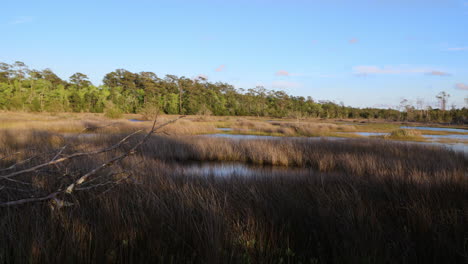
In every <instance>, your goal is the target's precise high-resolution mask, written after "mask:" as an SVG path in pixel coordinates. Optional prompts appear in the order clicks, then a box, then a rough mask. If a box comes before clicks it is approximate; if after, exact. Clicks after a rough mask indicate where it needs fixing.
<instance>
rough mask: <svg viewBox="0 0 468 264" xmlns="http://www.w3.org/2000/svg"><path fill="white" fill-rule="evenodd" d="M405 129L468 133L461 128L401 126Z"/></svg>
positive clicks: (467, 130)
mask: <svg viewBox="0 0 468 264" xmlns="http://www.w3.org/2000/svg"><path fill="white" fill-rule="evenodd" d="M400 128H403V129H417V130H429V131H445V132H460V133H468V129H461V128H446V127H412V126H401V127H400Z"/></svg>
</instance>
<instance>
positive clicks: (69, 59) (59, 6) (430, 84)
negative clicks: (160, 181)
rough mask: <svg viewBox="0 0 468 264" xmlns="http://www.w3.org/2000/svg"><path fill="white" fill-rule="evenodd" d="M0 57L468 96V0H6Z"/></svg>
mask: <svg viewBox="0 0 468 264" xmlns="http://www.w3.org/2000/svg"><path fill="white" fill-rule="evenodd" d="M1 2H2V3H1V5H0V6H1V10H2V11H1V13H0V32H2V33H1V34H0V61H1V62H6V63H13V62H14V61H22V62H24V63H26V64H27V65H28V66H29V67H30V68H34V69H45V68H50V69H52V70H53V71H54V72H55V73H56V74H57V75H58V76H60V77H61V78H63V79H68V77H69V76H71V75H72V74H73V73H75V72H81V73H84V74H86V75H88V76H89V78H90V80H91V81H92V82H93V83H94V84H95V85H100V84H101V83H102V78H103V77H104V75H105V74H106V73H109V72H111V71H114V70H115V69H120V68H123V69H126V70H129V71H132V72H140V71H151V72H154V73H156V74H157V75H158V76H159V77H164V76H165V75H166V74H174V75H178V76H185V77H189V78H195V77H197V76H200V75H202V76H205V77H207V78H208V80H209V81H211V82H217V81H221V82H227V83H230V84H232V85H234V86H235V87H236V88H244V89H249V88H254V87H256V86H258V85H261V86H264V87H265V88H267V89H274V90H284V91H286V92H287V93H289V94H292V95H295V96H311V97H312V98H313V99H314V100H317V101H318V100H330V101H334V102H337V103H340V102H343V103H344V104H345V105H351V106H357V107H381V108H387V107H396V106H398V105H399V103H400V101H402V99H403V98H405V99H408V100H409V101H410V102H412V103H414V104H415V102H416V100H417V99H423V100H424V102H425V104H426V105H431V106H433V107H436V106H437V100H436V98H435V96H436V95H437V94H438V93H439V92H441V91H446V92H447V93H449V94H450V95H451V96H450V98H449V105H452V104H454V105H455V106H457V107H463V106H466V104H465V101H464V98H467V97H468V0H373V1H371V0H352V1H346V0H327V1H325V0H323V1H322V0H315V1H314V0H309V1H304V0H303V1H301V0H288V1H285V0H282V1H279V0H278V1H275V0H270V1H267V0H248V1H246V0H236V1H228V0H225V1H215V0H211V1H210V0H201V1H195V0H192V1H181V0H173V1H148V0H146V1H144V0H132V1H119V0H114V1H105V0H93V1H90V0H82V1H47V0H41V1H37V0H31V1H22V0H14V1H11V0H2V1H1Z"/></svg>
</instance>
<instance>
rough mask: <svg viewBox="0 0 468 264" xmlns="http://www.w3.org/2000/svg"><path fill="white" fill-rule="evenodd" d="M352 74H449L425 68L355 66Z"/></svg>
mask: <svg viewBox="0 0 468 264" xmlns="http://www.w3.org/2000/svg"><path fill="white" fill-rule="evenodd" d="M353 72H354V74H355V75H358V76H367V75H377V74H415V73H420V74H426V75H432V76H449V75H450V74H449V73H447V72H443V71H437V70H432V69H427V68H415V67H405V66H397V67H395V66H385V67H379V66H366V65H361V66H355V67H353Z"/></svg>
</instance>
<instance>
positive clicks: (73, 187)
mask: <svg viewBox="0 0 468 264" xmlns="http://www.w3.org/2000/svg"><path fill="white" fill-rule="evenodd" d="M184 117H185V116H180V117H178V118H176V119H173V120H170V121H168V122H165V123H163V124H161V125H159V126H156V122H157V116H156V118H155V121H154V122H153V126H152V127H151V130H150V131H149V132H148V133H147V134H146V135H145V137H143V138H142V139H141V140H140V141H139V142H137V143H136V144H135V145H134V146H133V147H132V148H130V149H129V150H128V151H126V152H125V153H123V154H121V155H119V156H117V157H114V158H111V159H109V160H108V161H106V162H105V163H103V164H101V165H99V166H97V167H96V168H94V169H92V170H91V171H89V172H88V173H86V174H84V175H83V176H81V177H80V178H78V179H77V180H76V181H74V182H73V183H71V184H70V185H68V186H67V187H66V188H65V189H58V190H57V191H55V192H53V193H50V194H48V195H46V196H43V197H32V198H26V199H21V200H15V201H8V202H3V203H0V206H2V207H3V206H14V205H21V204H26V203H31V202H41V201H46V200H50V199H53V200H56V201H60V202H62V200H59V199H57V196H58V195H60V194H62V193H69V194H70V193H72V192H73V191H74V190H87V189H92V188H96V187H98V186H103V185H110V184H112V182H105V183H100V184H95V185H91V186H87V187H81V188H78V187H77V186H79V185H81V184H83V183H85V182H86V181H87V180H88V179H89V178H90V177H91V176H93V175H95V174H96V173H97V172H99V171H101V170H102V169H104V168H106V167H108V166H111V165H112V164H114V163H116V162H119V161H121V160H123V159H124V158H126V157H128V156H129V155H132V154H134V153H135V152H136V150H137V149H138V148H139V147H140V146H141V145H142V144H144V143H145V142H146V141H147V140H148V138H149V137H150V136H151V135H152V134H153V133H155V132H156V131H157V130H158V129H160V128H162V127H164V126H167V125H169V124H171V123H174V122H176V121H177V120H179V119H181V118H184ZM139 132H141V130H139V131H136V132H134V133H132V134H130V135H128V136H126V137H125V138H123V139H122V140H120V141H119V142H117V143H116V144H114V145H113V146H111V147H108V148H105V149H101V150H96V151H92V152H86V153H75V154H71V155H68V156H65V157H63V158H58V156H60V154H61V153H62V152H63V150H64V149H65V146H64V147H62V149H61V150H60V151H59V152H58V153H57V154H56V155H55V157H54V158H53V159H52V160H51V161H49V162H46V163H43V164H40V165H37V166H34V167H32V168H28V169H24V170H21V171H18V172H14V173H10V174H8V175H5V176H1V177H0V179H6V180H13V179H10V178H11V177H14V176H16V175H19V174H23V173H27V172H32V171H36V170H38V169H40V168H43V167H46V166H49V165H53V164H57V163H60V162H63V161H65V160H69V159H72V158H76V157H81V156H85V155H95V154H100V153H104V152H108V151H111V150H114V149H116V148H118V147H120V146H121V145H122V144H123V143H124V142H126V141H127V140H128V139H129V138H130V137H132V136H133V135H135V134H137V133H139ZM57 158H58V159H57ZM126 178H128V177H126ZM126 178H123V179H119V180H117V181H114V182H113V183H114V185H115V184H117V183H118V182H120V181H122V180H125V179H126Z"/></svg>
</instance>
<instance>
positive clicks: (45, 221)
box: [0, 131, 468, 263]
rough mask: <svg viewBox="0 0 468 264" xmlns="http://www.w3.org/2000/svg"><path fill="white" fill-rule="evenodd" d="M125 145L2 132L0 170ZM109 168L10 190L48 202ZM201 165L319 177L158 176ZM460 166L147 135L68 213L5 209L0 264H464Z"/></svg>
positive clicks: (464, 181) (310, 145) (415, 154)
mask: <svg viewBox="0 0 468 264" xmlns="http://www.w3.org/2000/svg"><path fill="white" fill-rule="evenodd" d="M120 138H122V136H119V135H108V134H100V135H97V136H94V137H76V138H64V137H62V136H59V135H57V134H53V133H47V132H40V133H38V132H35V131H29V132H27V131H23V134H21V135H20V136H18V135H17V134H15V133H8V132H3V133H1V134H0V157H7V158H5V159H0V169H1V168H6V167H8V166H9V165H11V164H14V163H15V162H16V161H18V160H22V159H25V158H27V157H31V156H34V155H35V154H38V153H49V154H46V155H42V156H38V157H37V158H35V159H33V160H31V161H30V162H31V163H32V164H39V163H40V162H41V161H45V160H48V159H50V158H51V157H53V155H54V154H55V153H56V150H57V149H58V148H59V147H60V146H62V145H63V144H65V142H67V143H68V144H69V148H68V149H67V150H66V152H68V153H73V152H76V151H79V150H90V149H95V148H101V147H104V146H110V145H112V144H113V143H115V142H116V141H118V140H119V139H120ZM135 140H138V139H135ZM124 148H125V147H124ZM121 151H124V150H118V151H117V152H121ZM18 152H20V153H18ZM109 155H111V154H110V153H107V154H104V155H102V156H101V157H99V158H91V157H89V158H88V157H84V158H83V159H79V160H71V161H70V162H68V163H67V164H64V165H62V166H57V167H50V168H47V169H46V170H42V171H39V172H36V173H31V174H29V175H24V176H22V177H20V178H18V179H17V180H21V181H23V182H27V183H31V184H32V185H33V186H34V188H35V189H36V190H37V193H47V192H48V191H50V190H54V189H55V188H57V187H59V186H60V185H62V184H64V182H66V181H67V177H70V176H71V175H72V174H80V173H83V172H86V171H88V170H89V169H91V168H93V167H95V166H96V165H98V164H100V163H101V162H102V161H103V160H106V158H107V156H109ZM208 160H209V161H226V160H229V161H240V162H245V163H255V164H272V165H282V166H299V167H312V168H315V169H316V170H317V172H316V173H312V174H311V175H309V176H304V177H298V176H294V177H291V176H290V175H288V174H287V173H285V174H284V175H281V176H277V177H268V176H267V175H259V176H258V177H251V178H246V177H239V176H236V175H232V176H231V177H226V178H215V177H210V176H207V177H193V176H192V175H190V174H187V173H185V172H184V171H183V170H176V171H174V170H173V166H168V165H167V162H174V161H177V162H179V163H180V164H183V162H184V161H208ZM467 164H468V160H467V158H466V157H465V156H463V155H462V154H459V153H455V152H453V151H449V150H445V149H440V148H436V147H430V146H422V145H413V144H405V143H392V142H385V141H383V142H380V141H377V140H350V141H339V142H334V141H311V140H251V141H234V140H225V139H213V138H201V137H159V136H154V137H152V138H151V139H150V140H149V141H148V142H147V144H146V145H145V146H144V147H143V148H142V149H141V150H140V152H138V153H137V154H136V155H133V156H131V157H130V158H128V159H126V160H124V162H123V163H121V164H118V168H114V169H116V170H128V171H131V172H132V173H133V178H132V180H126V181H123V182H122V183H121V184H119V185H115V186H113V188H111V189H109V188H108V187H107V186H104V187H102V188H99V187H98V188H95V189H92V190H86V191H82V192H77V193H76V194H74V195H73V196H71V197H65V199H66V200H67V201H68V202H70V203H73V205H72V206H69V207H63V208H60V209H57V208H55V209H52V208H54V207H51V203H48V202H44V203H37V204H27V205H23V206H20V207H0V233H1V234H2V236H0V262H5V263H13V262H32V263H102V262H110V263H116V262H118V263H122V262H125V263H142V262H143V263H144V262H159V263H464V262H466V261H467V260H468V248H467V247H468V245H467V242H466V241H467V239H468V225H467V224H466V223H468V207H467V204H468V178H467V170H468V165H467ZM24 166H26V164H25V165H19V166H18V168H16V169H20V168H22V167H24ZM111 169H113V168H109V169H108V171H103V173H102V174H103V175H105V174H107V173H109V172H110V170H111ZM116 177H118V176H116ZM0 185H1V186H2V187H3V189H1V190H0V202H2V201H6V200H13V199H17V198H21V197H23V196H24V194H23V193H22V192H21V189H24V188H26V187H25V186H23V185H22V184H20V183H12V182H7V181H4V180H0Z"/></svg>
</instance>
